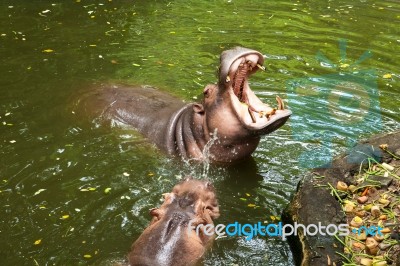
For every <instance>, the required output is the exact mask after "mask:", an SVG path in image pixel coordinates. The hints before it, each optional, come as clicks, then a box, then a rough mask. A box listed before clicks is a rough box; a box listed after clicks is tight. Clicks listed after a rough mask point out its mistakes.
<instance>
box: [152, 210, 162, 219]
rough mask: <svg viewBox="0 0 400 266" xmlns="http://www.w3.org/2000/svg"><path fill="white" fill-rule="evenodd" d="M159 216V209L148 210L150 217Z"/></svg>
mask: <svg viewBox="0 0 400 266" xmlns="http://www.w3.org/2000/svg"><path fill="white" fill-rule="evenodd" d="M160 214H161V213H160V209H158V208H153V209H150V215H151V216H153V217H157V218H159V217H160Z"/></svg>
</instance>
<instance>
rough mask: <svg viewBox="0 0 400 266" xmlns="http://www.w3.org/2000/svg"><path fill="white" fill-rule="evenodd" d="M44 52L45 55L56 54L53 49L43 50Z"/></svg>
mask: <svg viewBox="0 0 400 266" xmlns="http://www.w3.org/2000/svg"><path fill="white" fill-rule="evenodd" d="M42 52H43V53H52V52H54V50H52V49H46V50H43V51H42Z"/></svg>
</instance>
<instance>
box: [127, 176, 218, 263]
mask: <svg viewBox="0 0 400 266" xmlns="http://www.w3.org/2000/svg"><path fill="white" fill-rule="evenodd" d="M150 214H151V215H152V216H153V219H152V220H151V222H150V225H149V226H148V227H147V228H146V229H145V230H144V231H143V233H142V234H141V235H140V236H139V238H138V239H137V240H136V241H135V242H134V243H133V245H132V248H131V252H130V253H129V255H128V260H129V264H130V265H132V266H134V265H141V266H146V265H147V266H153V265H160V266H169V265H174V266H180V265H182V266H187V265H196V264H197V263H198V262H199V261H200V260H201V259H202V257H203V255H204V254H205V252H206V250H207V249H208V248H209V247H210V245H211V244H212V242H213V239H214V235H213V234H204V226H206V225H209V224H210V225H212V226H213V225H214V223H213V219H216V218H218V216H219V208H218V202H217V198H216V194H215V189H214V187H213V185H212V184H211V183H210V182H209V181H206V180H198V179H193V178H191V177H189V178H186V179H185V180H184V181H183V182H181V183H179V184H178V185H176V186H175V187H174V188H173V190H172V192H171V193H166V194H164V203H163V204H162V205H161V207H160V208H155V209H152V210H150ZM200 224H201V225H203V226H200V227H199V228H200V230H197V231H198V232H196V229H194V228H195V227H196V226H197V225H200ZM189 225H190V226H189Z"/></svg>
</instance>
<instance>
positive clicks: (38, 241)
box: [33, 239, 42, 245]
mask: <svg viewBox="0 0 400 266" xmlns="http://www.w3.org/2000/svg"><path fill="white" fill-rule="evenodd" d="M40 243H42V239H38V240H36V241H35V243H33V244H34V245H39V244H40Z"/></svg>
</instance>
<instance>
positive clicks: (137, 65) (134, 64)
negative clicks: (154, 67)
mask: <svg viewBox="0 0 400 266" xmlns="http://www.w3.org/2000/svg"><path fill="white" fill-rule="evenodd" d="M132 66H136V67H140V65H139V64H136V63H133V64H132Z"/></svg>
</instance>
